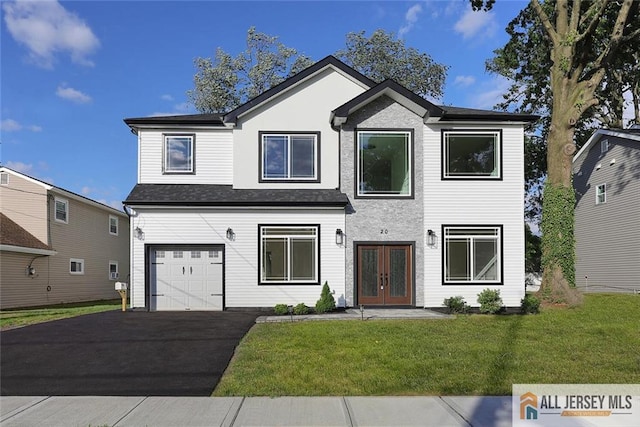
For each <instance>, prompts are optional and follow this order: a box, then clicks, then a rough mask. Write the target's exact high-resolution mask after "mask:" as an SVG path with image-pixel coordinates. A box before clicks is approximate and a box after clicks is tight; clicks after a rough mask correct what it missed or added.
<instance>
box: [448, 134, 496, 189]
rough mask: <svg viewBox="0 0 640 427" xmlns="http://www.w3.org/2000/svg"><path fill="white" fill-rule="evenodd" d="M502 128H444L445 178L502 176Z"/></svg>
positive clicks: (490, 177)
mask: <svg viewBox="0 0 640 427" xmlns="http://www.w3.org/2000/svg"><path fill="white" fill-rule="evenodd" d="M501 139H502V138H501V131H442V155H443V160H442V178H443V179H460V178H463V179H501V178H502V175H501V174H502V171H501V163H502V157H501Z"/></svg>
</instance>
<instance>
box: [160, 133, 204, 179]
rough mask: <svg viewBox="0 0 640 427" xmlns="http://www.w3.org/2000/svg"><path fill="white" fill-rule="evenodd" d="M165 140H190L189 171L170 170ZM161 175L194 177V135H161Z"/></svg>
mask: <svg viewBox="0 0 640 427" xmlns="http://www.w3.org/2000/svg"><path fill="white" fill-rule="evenodd" d="M167 138H190V139H191V168H190V170H184V171H182V170H172V169H169V168H168V165H167V151H168V150H167ZM162 174H163V175H195V174H196V134H195V133H163V134H162Z"/></svg>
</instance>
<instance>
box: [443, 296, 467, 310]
mask: <svg viewBox="0 0 640 427" xmlns="http://www.w3.org/2000/svg"><path fill="white" fill-rule="evenodd" d="M444 305H445V306H446V307H447V309H448V310H449V313H452V314H455V313H466V312H467V311H468V310H469V306H468V305H467V303H466V302H465V300H464V298H463V297H461V296H457V297H451V298H445V299H444Z"/></svg>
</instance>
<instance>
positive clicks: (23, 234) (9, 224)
mask: <svg viewBox="0 0 640 427" xmlns="http://www.w3.org/2000/svg"><path fill="white" fill-rule="evenodd" d="M0 244H3V245H11V246H19V247H23V248H31V249H44V250H48V249H51V247H49V245H47V244H46V243H44V242H42V241H41V240H40V239H38V238H37V237H35V236H34V235H33V234H31V233H29V232H28V231H27V230H25V229H24V228H23V227H21V226H20V225H18V224H17V223H16V222H15V221H13V220H12V219H11V218H9V217H8V216H6V215H5V214H3V213H2V212H0Z"/></svg>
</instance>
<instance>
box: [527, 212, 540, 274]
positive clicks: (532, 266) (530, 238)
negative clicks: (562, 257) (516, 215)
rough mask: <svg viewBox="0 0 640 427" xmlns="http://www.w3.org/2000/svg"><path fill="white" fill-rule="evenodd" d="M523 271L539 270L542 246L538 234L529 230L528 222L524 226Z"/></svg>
mask: <svg viewBox="0 0 640 427" xmlns="http://www.w3.org/2000/svg"><path fill="white" fill-rule="evenodd" d="M524 245H525V248H524V256H525V263H524V271H525V272H527V273H539V272H540V271H541V268H542V266H541V260H542V246H541V239H540V236H536V235H535V234H533V233H532V232H531V228H529V224H526V223H525V227H524Z"/></svg>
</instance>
